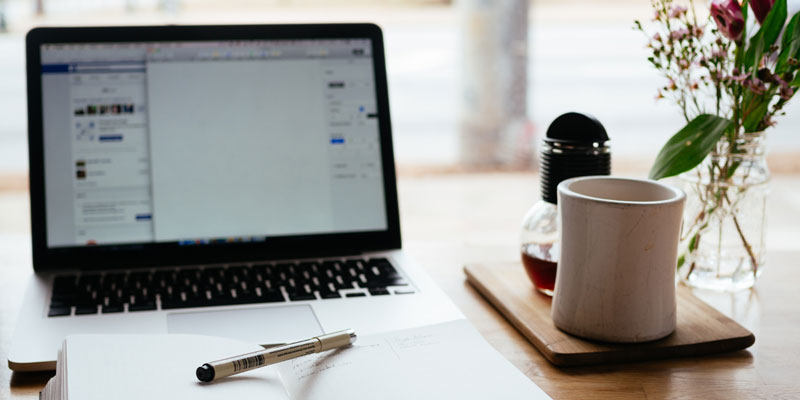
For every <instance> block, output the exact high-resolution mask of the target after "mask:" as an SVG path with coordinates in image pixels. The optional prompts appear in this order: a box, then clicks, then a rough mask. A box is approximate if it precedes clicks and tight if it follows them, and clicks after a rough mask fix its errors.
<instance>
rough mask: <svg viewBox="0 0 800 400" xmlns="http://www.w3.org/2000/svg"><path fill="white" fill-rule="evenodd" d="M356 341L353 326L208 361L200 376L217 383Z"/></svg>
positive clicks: (200, 368) (199, 373)
mask: <svg viewBox="0 0 800 400" xmlns="http://www.w3.org/2000/svg"><path fill="white" fill-rule="evenodd" d="M355 341H356V332H355V331H354V330H352V329H348V330H344V331H339V332H333V333H328V334H325V335H320V336H314V337H312V338H311V339H306V340H301V341H299V342H294V343H288V344H282V345H280V346H275V347H270V348H268V349H264V350H259V351H254V352H252V353H245V354H242V355H238V356H234V357H228V358H223V359H221V360H217V361H211V362H209V363H205V364H203V365H201V366H200V367H197V371H196V374H197V379H199V380H201V381H203V382H213V381H215V380H217V379H222V378H224V377H226V376H231V375H236V374H239V373H242V372H245V371H250V370H251V369H256V368H261V367H265V366H267V365H272V364H275V363H279V362H281V361H286V360H291V359H293V358H297V357H302V356H305V355H309V354H314V353H319V352H322V351H327V350H332V349H335V348H337V347H344V346H349V345H351V344H353V343H354V342H355Z"/></svg>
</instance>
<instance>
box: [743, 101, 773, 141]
mask: <svg viewBox="0 0 800 400" xmlns="http://www.w3.org/2000/svg"><path fill="white" fill-rule="evenodd" d="M768 93H772V92H768ZM771 98H772V96H771V95H770V96H757V97H755V98H754V100H753V101H754V102H756V105H755V106H752V107H753V108H752V110H750V112H749V113H748V114H747V116H745V117H744V121H743V122H742V125H743V126H744V131H745V132H756V131H758V125H759V124H760V123H761V121H762V120H763V119H764V116H765V115H767V110H768V108H769V99H771ZM746 107H747V106H746Z"/></svg>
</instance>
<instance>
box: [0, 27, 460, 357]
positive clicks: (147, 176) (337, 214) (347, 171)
mask: <svg viewBox="0 0 800 400" xmlns="http://www.w3.org/2000/svg"><path fill="white" fill-rule="evenodd" d="M27 63H28V64H27V68H28V70H27V73H28V112H29V143H30V191H31V221H32V241H33V242H32V243H33V268H34V271H35V273H34V274H33V275H32V278H31V280H30V284H29V287H28V289H27V291H26V295H25V298H24V300H23V305H22V310H21V312H20V318H19V322H18V324H17V327H16V333H15V335H14V339H13V345H12V348H11V351H10V352H9V353H8V365H9V367H10V368H11V369H13V370H15V371H34V370H48V369H54V368H55V359H56V354H57V350H58V348H59V346H60V344H61V341H62V340H63V339H64V338H65V337H66V336H67V335H70V334H77V333H165V332H169V333H196V334H204V335H215V336H224V337H231V338H237V339H241V340H246V341H250V342H254V343H259V344H271V343H284V342H287V341H292V340H297V339H301V338H304V337H307V336H311V335H315V334H319V333H322V332H326V331H335V330H339V329H347V328H354V329H356V331H357V332H358V333H362V334H367V333H371V332H378V331H385V330H392V329H399V328H406V327H413V326H419V325H425V324H432V323H437V322H443V321H447V320H453V319H458V318H463V316H462V314H461V313H460V312H459V311H458V310H457V309H456V308H455V307H454V306H453V304H452V303H451V302H450V301H449V300H448V299H447V298H446V296H445V295H444V294H443V293H442V291H441V290H440V289H439V288H437V287H436V285H435V284H434V283H433V282H432V281H431V279H430V278H429V277H428V276H427V275H426V274H425V273H424V272H423V271H422V270H421V269H420V268H419V267H418V266H416V265H415V264H414V263H413V262H411V261H410V260H409V259H408V258H407V257H406V256H405V255H404V253H403V251H402V250H401V240H400V225H399V217H398V207H397V190H396V183H395V171H394V160H393V155H392V141H391V126H390V120H389V105H388V95H387V88H386V72H385V65H384V54H383V43H382V35H381V31H380V29H379V28H378V27H377V26H375V25H370V24H331V25H273V26H263V25H262V26H161V27H113V28H111V27H109V28H39V29H34V30H32V31H31V32H30V33H29V34H28V36H27Z"/></svg>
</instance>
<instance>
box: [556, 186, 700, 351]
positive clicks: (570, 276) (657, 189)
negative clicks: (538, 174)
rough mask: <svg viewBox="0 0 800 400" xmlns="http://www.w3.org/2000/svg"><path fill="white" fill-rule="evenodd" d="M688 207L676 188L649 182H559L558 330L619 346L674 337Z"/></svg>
mask: <svg viewBox="0 0 800 400" xmlns="http://www.w3.org/2000/svg"><path fill="white" fill-rule="evenodd" d="M685 202H686V195H685V194H684V193H683V191H681V190H680V189H677V188H674V187H672V186H669V185H666V184H663V183H659V182H656V181H651V180H640V179H627V178H614V177H608V176H588V177H580V178H573V179H568V180H565V181H563V182H561V183H560V184H559V185H558V207H559V211H560V215H561V258H560V259H559V263H558V273H557V274H556V284H555V295H554V297H553V305H552V308H551V315H552V317H553V322H554V323H555V325H556V326H557V327H558V328H560V329H561V330H564V331H566V332H568V333H571V334H573V335H576V336H580V337H583V338H588V339H595V340H601V341H606V342H620V343H622V342H624V343H633V342H646V341H650V340H656V339H660V338H663V337H665V336H667V335H669V334H670V333H672V332H673V331H674V330H675V325H676V321H677V320H676V305H675V282H676V280H675V268H676V265H677V264H676V263H677V255H678V239H679V236H680V229H681V217H682V215H683V206H684V203H685Z"/></svg>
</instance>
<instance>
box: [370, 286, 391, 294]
mask: <svg viewBox="0 0 800 400" xmlns="http://www.w3.org/2000/svg"><path fill="white" fill-rule="evenodd" d="M369 294H371V295H373V296H383V295H387V294H389V291H388V290H387V289H386V288H385V287H374V288H370V289H369Z"/></svg>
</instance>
